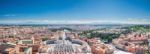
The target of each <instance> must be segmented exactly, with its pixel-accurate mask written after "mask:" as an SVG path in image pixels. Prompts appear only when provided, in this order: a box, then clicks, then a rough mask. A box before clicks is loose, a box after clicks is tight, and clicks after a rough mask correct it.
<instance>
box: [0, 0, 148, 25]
mask: <svg viewBox="0 0 150 54" xmlns="http://www.w3.org/2000/svg"><path fill="white" fill-rule="evenodd" d="M149 20H150V3H149V0H115V1H112V0H44V1H43V0H21V1H20V0H13V1H12V0H1V1H0V23H1V24H3V23H8V24H30V23H31V24H116V23H118V24H150V22H149Z"/></svg>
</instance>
